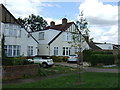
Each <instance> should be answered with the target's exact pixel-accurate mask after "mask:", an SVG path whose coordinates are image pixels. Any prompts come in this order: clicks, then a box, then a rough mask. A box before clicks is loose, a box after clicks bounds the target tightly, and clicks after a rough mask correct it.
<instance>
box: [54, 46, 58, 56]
mask: <svg viewBox="0 0 120 90" xmlns="http://www.w3.org/2000/svg"><path fill="white" fill-rule="evenodd" d="M54 56H58V47H54Z"/></svg>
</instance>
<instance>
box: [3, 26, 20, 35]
mask: <svg viewBox="0 0 120 90" xmlns="http://www.w3.org/2000/svg"><path fill="white" fill-rule="evenodd" d="M4 30H5V31H4V35H5V36H8V37H20V36H21V28H20V26H18V25H15V24H5V28H4Z"/></svg>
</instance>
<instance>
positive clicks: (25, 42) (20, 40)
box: [2, 24, 38, 56]
mask: <svg viewBox="0 0 120 90" xmlns="http://www.w3.org/2000/svg"><path fill="white" fill-rule="evenodd" d="M4 25H5V24H3V25H2V30H3V32H4ZM5 45H20V46H21V52H20V55H24V56H27V47H28V46H33V55H37V48H36V47H38V44H37V42H36V41H35V40H34V39H33V38H32V37H29V38H28V33H27V32H26V31H25V29H23V28H21V37H5Z"/></svg>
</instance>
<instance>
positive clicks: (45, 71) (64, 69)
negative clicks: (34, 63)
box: [39, 65, 77, 76]
mask: <svg viewBox="0 0 120 90" xmlns="http://www.w3.org/2000/svg"><path fill="white" fill-rule="evenodd" d="M76 71H77V68H72V67H68V66H61V65H54V66H53V67H50V68H41V69H40V73H39V74H40V75H42V76H47V75H54V74H61V73H68V72H76Z"/></svg>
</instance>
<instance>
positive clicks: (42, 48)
mask: <svg viewBox="0 0 120 90" xmlns="http://www.w3.org/2000/svg"><path fill="white" fill-rule="evenodd" d="M75 30H77V33H76V34H75V35H77V39H78V42H77V44H80V45H81V47H82V51H83V50H84V49H89V45H88V44H87V42H86V41H85V39H84V37H83V36H82V35H81V34H80V33H79V31H78V29H77V28H76V26H75V23H74V22H67V19H66V18H64V19H62V24H59V25H55V22H54V21H52V22H51V23H50V26H48V27H47V28H46V29H45V30H42V31H38V32H32V33H31V34H32V35H33V36H34V37H35V38H36V39H37V41H39V46H38V48H39V53H38V54H39V55H49V56H53V55H54V56H69V55H70V54H75V52H78V51H79V47H78V46H75V43H74V40H73V32H75ZM80 38H82V39H81V40H83V41H84V42H83V41H81V43H80Z"/></svg>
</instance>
